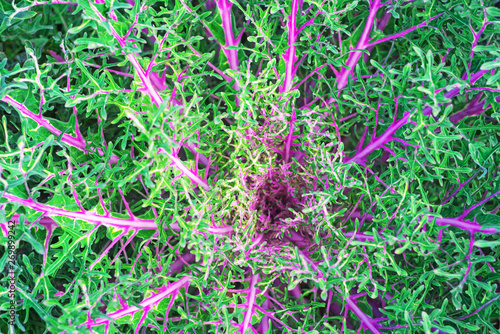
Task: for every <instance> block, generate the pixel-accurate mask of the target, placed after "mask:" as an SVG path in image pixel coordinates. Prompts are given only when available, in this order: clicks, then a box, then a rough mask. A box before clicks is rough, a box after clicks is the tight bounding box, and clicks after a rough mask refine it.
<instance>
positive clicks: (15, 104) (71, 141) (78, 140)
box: [0, 95, 119, 163]
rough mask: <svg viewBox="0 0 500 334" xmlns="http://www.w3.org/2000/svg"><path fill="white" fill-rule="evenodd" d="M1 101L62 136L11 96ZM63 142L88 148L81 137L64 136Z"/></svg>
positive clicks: (114, 157) (112, 160)
mask: <svg viewBox="0 0 500 334" xmlns="http://www.w3.org/2000/svg"><path fill="white" fill-rule="evenodd" d="M0 101H3V102H5V103H8V104H10V105H11V106H13V107H14V108H16V109H17V110H19V112H21V114H23V115H24V116H26V117H28V118H31V119H32V120H34V121H35V122H36V123H37V124H38V125H40V126H42V127H44V128H46V129H47V130H49V131H50V132H52V133H53V134H54V135H55V136H57V137H59V136H60V135H61V133H62V131H59V130H58V129H57V128H55V127H54V126H53V125H52V124H50V122H49V121H48V120H46V119H45V118H43V117H42V116H41V115H36V114H35V113H33V112H31V111H30V110H28V108H26V107H25V106H24V105H23V104H22V103H19V102H17V101H16V100H14V99H13V98H12V97H10V96H9V95H5V96H4V97H3V98H1V99H0ZM61 141H63V142H64V143H66V144H68V145H70V146H73V147H75V148H77V149H79V150H80V151H83V152H86V150H85V148H86V147H87V144H86V143H85V141H84V140H83V138H81V137H77V138H75V137H73V136H70V135H68V134H63V135H62V137H61ZM90 149H91V150H96V151H97V153H98V154H99V155H100V156H103V155H104V152H103V151H102V150H101V149H100V148H97V149H96V148H94V147H90ZM118 160H119V158H118V157H117V156H116V155H112V156H111V158H110V162H112V163H115V162H117V161H118Z"/></svg>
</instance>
